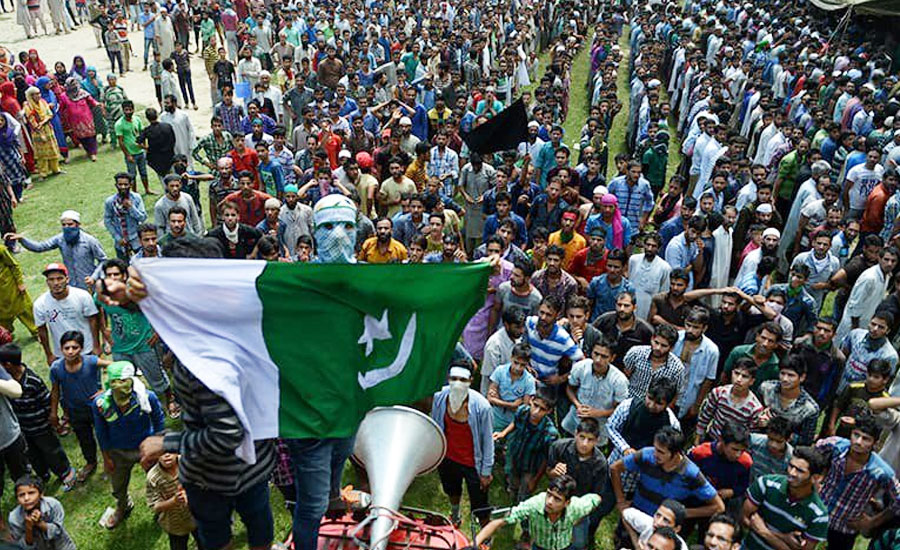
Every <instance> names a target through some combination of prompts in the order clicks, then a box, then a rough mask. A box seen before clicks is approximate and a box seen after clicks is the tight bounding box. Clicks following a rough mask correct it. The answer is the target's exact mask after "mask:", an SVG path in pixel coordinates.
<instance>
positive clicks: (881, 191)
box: [859, 183, 891, 233]
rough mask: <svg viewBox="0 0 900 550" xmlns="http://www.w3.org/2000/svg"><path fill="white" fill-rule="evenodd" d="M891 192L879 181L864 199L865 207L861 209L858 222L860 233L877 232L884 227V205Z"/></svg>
mask: <svg viewBox="0 0 900 550" xmlns="http://www.w3.org/2000/svg"><path fill="white" fill-rule="evenodd" d="M889 198H891V194H890V193H889V192H888V190H887V189H886V188H885V187H884V183H879V184H878V185H876V186H875V189H872V192H871V193H869V198H867V199H866V207H865V209H864V210H863V215H862V220H860V222H859V230H860V232H861V233H878V232H879V231H881V229H882V227H884V205H885V204H887V201H888V199H889Z"/></svg>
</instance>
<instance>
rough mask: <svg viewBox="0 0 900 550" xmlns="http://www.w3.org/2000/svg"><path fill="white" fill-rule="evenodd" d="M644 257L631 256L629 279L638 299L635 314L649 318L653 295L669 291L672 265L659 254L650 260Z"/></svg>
mask: <svg viewBox="0 0 900 550" xmlns="http://www.w3.org/2000/svg"><path fill="white" fill-rule="evenodd" d="M644 258H645V257H644V254H634V255H633V256H631V258H629V260H628V280H629V281H631V284H632V285H634V291H635V296H636V299H637V304H636V305H637V308H636V311H635V315H637V316H638V317H639V318H641V319H644V320H647V316H648V315H649V314H650V302H651V301H652V300H653V295H654V294H659V293H660V292H668V291H669V273H671V271H672V266H670V265H669V263H668V262H667V261H665V260H664V259H662V257H661V256H659V255H656V256H654V257H653V260H652V261H650V262H648V261H646V260H645V259H644Z"/></svg>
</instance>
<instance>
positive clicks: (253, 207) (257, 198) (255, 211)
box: [225, 153, 272, 227]
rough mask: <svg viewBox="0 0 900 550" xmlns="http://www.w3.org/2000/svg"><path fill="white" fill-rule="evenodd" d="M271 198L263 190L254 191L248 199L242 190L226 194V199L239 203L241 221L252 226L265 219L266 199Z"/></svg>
mask: <svg viewBox="0 0 900 550" xmlns="http://www.w3.org/2000/svg"><path fill="white" fill-rule="evenodd" d="M254 154H255V153H254ZM271 198H272V197H271V195H267V194H266V193H263V192H262V191H254V192H253V197H251V198H250V200H247V199H245V198H244V196H243V195H241V192H240V191H235V192H234V193H232V194H230V195H228V196H226V197H225V200H226V201H228V202H233V203H235V204H237V205H238V215H239V216H240V217H239V220H240V222H241V223H245V224H247V225H249V226H250V227H256V224H258V223H259V222H261V221H263V220H264V219H265V217H266V208H265V206H266V201H267V200H269V199H271Z"/></svg>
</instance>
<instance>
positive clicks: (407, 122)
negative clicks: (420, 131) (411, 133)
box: [400, 116, 412, 126]
mask: <svg viewBox="0 0 900 550" xmlns="http://www.w3.org/2000/svg"><path fill="white" fill-rule="evenodd" d="M400 126H412V120H411V119H410V118H409V117H408V116H404V117H400Z"/></svg>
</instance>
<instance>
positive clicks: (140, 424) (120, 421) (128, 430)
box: [92, 390, 166, 451]
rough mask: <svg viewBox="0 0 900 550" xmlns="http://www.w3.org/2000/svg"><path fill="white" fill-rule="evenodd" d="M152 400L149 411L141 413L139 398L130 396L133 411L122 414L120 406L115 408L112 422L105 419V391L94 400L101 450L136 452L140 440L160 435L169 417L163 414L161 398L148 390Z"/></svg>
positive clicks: (129, 410) (96, 428)
mask: <svg viewBox="0 0 900 550" xmlns="http://www.w3.org/2000/svg"><path fill="white" fill-rule="evenodd" d="M145 391H146V392H147V397H148V398H149V400H150V412H149V413H146V412H144V411H142V410H141V407H140V405H139V404H138V401H137V396H136V395H135V394H133V393H132V394H131V405H130V408H129V409H128V410H127V411H125V412H122V411H121V410H120V409H119V406H118V405H113V408H114V409H115V417H114V418H113V419H112V420H110V419H107V418H106V417H105V416H104V413H103V412H102V408H101V403H102V401H103V399H104V395H105V392H104V393H102V394H100V395H98V396H97V397H96V398H95V399H94V406H93V407H92V410H93V411H94V432H95V433H96V434H97V442H98V443H99V444H100V449H102V450H104V451H108V450H110V449H137V448H138V447H140V445H141V441H143V440H144V439H145V438H147V437H150V436H151V435H153V434H158V433H160V432H162V431H163V430H164V429H165V428H166V418H165V415H164V414H163V410H162V405H160V403H159V398H158V397H156V394H155V393H153V391H151V390H145Z"/></svg>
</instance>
